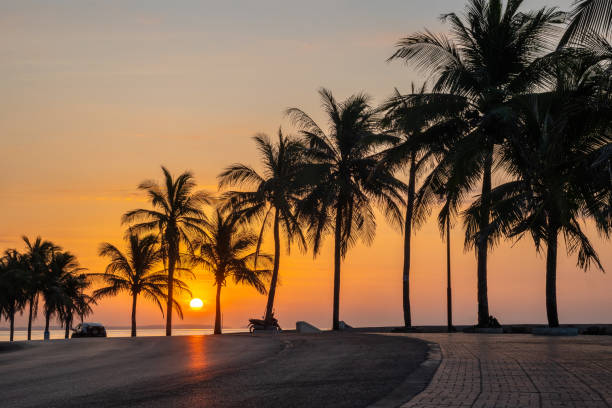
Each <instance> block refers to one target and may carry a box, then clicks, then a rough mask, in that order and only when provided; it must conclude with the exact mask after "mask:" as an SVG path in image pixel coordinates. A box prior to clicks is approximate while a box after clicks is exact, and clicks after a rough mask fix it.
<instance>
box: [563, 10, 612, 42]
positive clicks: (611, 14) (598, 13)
mask: <svg viewBox="0 0 612 408" xmlns="http://www.w3.org/2000/svg"><path fill="white" fill-rule="evenodd" d="M610 29H612V0H575V1H574V9H573V10H572V12H571V13H570V24H569V26H568V27H567V30H566V31H565V33H564V34H563V37H562V39H561V42H560V45H561V46H564V45H567V44H569V43H572V42H582V41H584V40H585V39H587V38H588V37H589V36H590V35H592V34H593V33H598V34H601V35H603V36H605V35H607V34H608V33H610Z"/></svg>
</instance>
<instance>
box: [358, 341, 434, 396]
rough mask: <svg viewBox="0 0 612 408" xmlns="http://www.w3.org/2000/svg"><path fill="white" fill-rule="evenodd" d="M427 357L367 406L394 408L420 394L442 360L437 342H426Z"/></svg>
mask: <svg viewBox="0 0 612 408" xmlns="http://www.w3.org/2000/svg"><path fill="white" fill-rule="evenodd" d="M427 345H428V346H429V351H428V352H427V358H425V361H423V362H422V363H421V365H420V366H419V367H418V368H417V369H416V370H414V371H413V372H412V373H410V375H408V377H407V378H406V379H405V380H404V382H402V383H401V384H400V385H399V386H398V387H397V388H396V389H394V390H393V391H392V392H391V393H390V394H389V395H387V396H385V397H383V398H382V399H380V400H378V401H376V402H375V403H374V404H371V405H369V406H368V408H395V407H399V406H401V405H402V404H405V403H407V402H408V401H410V400H411V399H413V398H414V397H416V396H417V395H418V394H420V393H421V392H422V391H423V390H425V388H427V386H428V385H429V383H430V382H431V380H432V378H433V376H434V374H435V373H436V371H437V370H438V367H439V366H440V363H441V362H442V352H441V350H440V345H438V344H437V343H430V342H427Z"/></svg>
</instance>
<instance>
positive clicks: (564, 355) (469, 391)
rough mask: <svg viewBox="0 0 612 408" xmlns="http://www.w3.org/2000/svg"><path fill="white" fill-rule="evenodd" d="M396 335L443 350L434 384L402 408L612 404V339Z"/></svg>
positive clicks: (604, 406)
mask: <svg viewBox="0 0 612 408" xmlns="http://www.w3.org/2000/svg"><path fill="white" fill-rule="evenodd" d="M394 335H395V334H394ZM397 335H403V336H404V335H405V336H411V337H417V338H421V339H423V340H426V341H430V342H434V343H438V344H439V345H440V350H441V352H442V362H441V363H440V366H439V367H438V370H437V371H436V373H435V375H434V377H433V378H432V380H431V383H430V384H429V385H428V386H427V388H426V389H425V390H424V391H423V392H421V393H420V394H418V395H417V396H416V397H414V398H413V399H412V400H411V401H409V402H408V403H406V404H404V405H403V406H402V407H403V408H433V407H474V408H476V407H478V408H531V407H534V408H535V407H538V408H548V407H576V408H578V407H593V408H599V407H601V408H612V337H608V336H597V337H595V336H593V337H588V336H578V337H568V338H558V337H557V338H553V337H537V336H531V335H521V334H505V335H491V334H467V333H452V334H397Z"/></svg>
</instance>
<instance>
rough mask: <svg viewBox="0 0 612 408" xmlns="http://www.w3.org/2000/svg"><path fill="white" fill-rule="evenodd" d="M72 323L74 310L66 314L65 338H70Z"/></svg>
mask: <svg viewBox="0 0 612 408" xmlns="http://www.w3.org/2000/svg"><path fill="white" fill-rule="evenodd" d="M71 325H72V312H71V313H70V314H69V315H68V316H66V329H65V332H64V338H65V339H68V338H70V326H71Z"/></svg>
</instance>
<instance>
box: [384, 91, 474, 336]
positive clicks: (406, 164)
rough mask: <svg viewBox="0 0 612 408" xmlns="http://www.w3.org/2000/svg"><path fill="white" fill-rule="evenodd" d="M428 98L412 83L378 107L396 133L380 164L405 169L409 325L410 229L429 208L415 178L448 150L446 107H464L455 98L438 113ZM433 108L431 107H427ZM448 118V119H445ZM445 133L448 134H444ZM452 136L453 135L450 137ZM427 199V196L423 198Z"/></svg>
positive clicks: (452, 123)
mask: <svg viewBox="0 0 612 408" xmlns="http://www.w3.org/2000/svg"><path fill="white" fill-rule="evenodd" d="M430 102H431V98H427V97H426V95H425V85H423V86H422V87H421V88H420V89H415V87H414V84H413V86H412V93H411V94H409V95H401V94H400V93H399V91H398V90H397V89H396V90H395V96H394V97H392V98H390V99H389V100H388V101H387V102H386V103H385V104H383V105H382V106H381V108H380V109H381V110H382V111H384V112H385V115H384V117H383V119H382V121H381V125H382V127H383V128H385V129H389V130H390V131H392V132H394V133H397V134H399V137H398V141H397V142H396V143H395V144H394V146H392V147H390V148H389V149H387V150H386V151H384V152H383V154H382V157H381V163H380V165H384V166H387V168H388V169H389V170H392V171H396V170H397V169H400V168H403V169H405V168H408V188H407V193H406V215H405V217H404V265H403V269H402V286H403V310H404V325H405V327H410V326H411V325H412V318H411V311H410V255H411V251H410V242H411V237H412V228H413V227H418V226H419V224H420V223H421V222H422V221H424V220H425V218H426V216H427V215H428V214H429V212H430V209H431V202H430V201H431V200H427V199H425V197H424V196H423V193H422V192H419V194H417V192H416V187H417V181H418V178H419V177H420V176H421V175H422V174H423V173H424V171H426V170H427V169H429V168H430V167H431V164H433V163H435V162H436V161H437V160H439V157H440V155H445V154H447V153H448V149H445V148H444V146H445V144H448V143H449V142H450V141H452V140H454V139H456V138H457V137H458V136H459V132H460V129H462V128H463V126H459V125H461V124H462V123H457V121H456V120H455V118H454V117H452V115H451V112H450V110H451V109H452V110H453V111H457V110H459V112H461V111H463V110H464V109H465V103H464V102H463V101H461V100H459V101H458V104H459V106H456V105H455V104H452V105H451V106H448V107H447V108H448V109H447V110H445V111H443V112H441V111H440V110H439V109H438V106H435V105H434V104H431V103H430ZM432 107H433V109H431V108H432ZM449 117H450V119H449ZM447 134H449V135H447ZM453 136H454V137H453ZM427 198H429V197H427Z"/></svg>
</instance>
